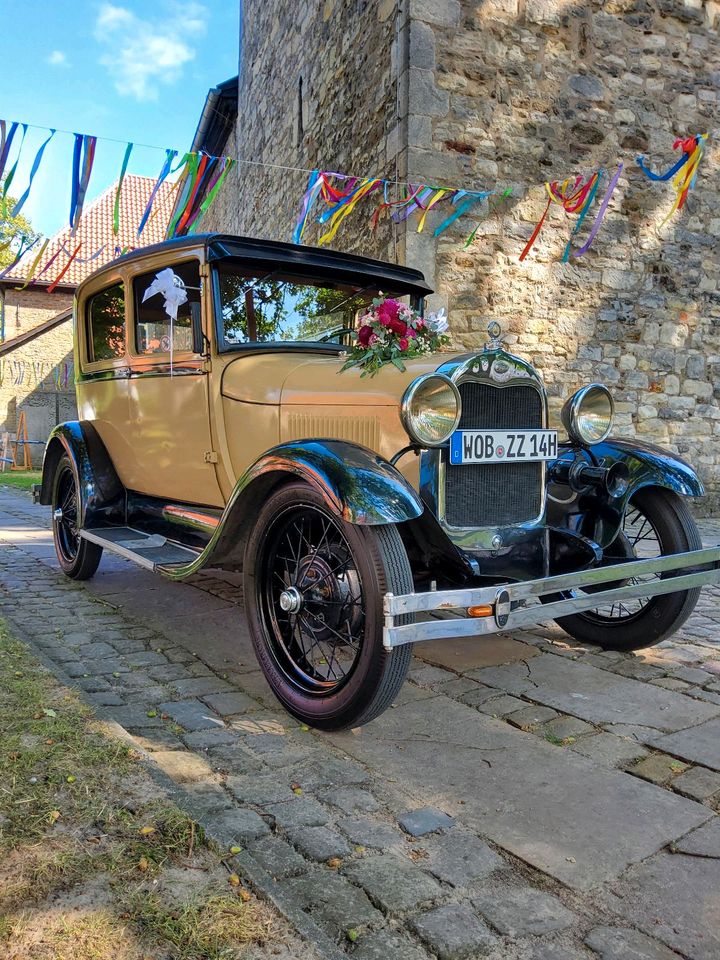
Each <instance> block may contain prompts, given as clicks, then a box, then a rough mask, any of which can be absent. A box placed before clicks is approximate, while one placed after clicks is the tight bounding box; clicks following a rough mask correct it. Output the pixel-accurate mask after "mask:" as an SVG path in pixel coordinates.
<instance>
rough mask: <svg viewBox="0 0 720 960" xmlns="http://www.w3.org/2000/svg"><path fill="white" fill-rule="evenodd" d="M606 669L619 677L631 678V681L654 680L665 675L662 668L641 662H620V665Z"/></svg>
mask: <svg viewBox="0 0 720 960" xmlns="http://www.w3.org/2000/svg"><path fill="white" fill-rule="evenodd" d="M608 669H609V670H611V671H612V672H613V673H617V674H619V675H620V676H621V677H631V678H632V679H633V680H655V679H657V678H658V677H662V676H663V674H664V673H665V670H664V669H663V668H662V667H655V666H653V665H652V664H651V663H645V662H644V661H642V660H622V661H621V662H620V663H616V664H613V665H612V666H610V667H608Z"/></svg>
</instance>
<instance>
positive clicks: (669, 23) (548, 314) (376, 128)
mask: <svg viewBox="0 0 720 960" xmlns="http://www.w3.org/2000/svg"><path fill="white" fill-rule="evenodd" d="M244 8H245V22H244V33H243V40H242V44H241V48H242V57H241V62H242V66H241V79H240V117H239V121H238V132H237V140H238V142H237V144H236V150H237V153H236V155H237V156H239V157H249V158H252V159H260V160H263V161H269V162H275V163H281V164H286V165H288V166H300V167H315V166H320V167H322V168H325V169H339V170H350V171H352V172H355V173H359V174H369V173H379V174H381V175H384V176H394V175H397V177H398V178H399V179H406V178H407V179H410V180H413V181H421V182H430V183H435V184H439V185H447V186H465V187H473V188H476V189H488V188H494V187H496V186H498V185H499V186H501V187H505V186H512V187H513V196H512V197H511V198H510V200H509V201H506V202H505V204H504V205H503V206H502V207H500V208H498V209H496V210H495V211H494V213H493V215H491V216H489V217H486V218H485V219H482V218H481V217H476V218H473V217H472V216H468V217H465V218H463V219H462V220H461V221H458V223H457V225H456V227H455V228H454V229H451V230H449V231H447V233H445V234H444V235H443V236H441V237H440V238H439V239H435V238H434V237H433V228H434V226H435V225H436V224H437V223H438V222H439V221H440V220H441V219H442V218H443V217H444V216H445V215H446V214H444V213H443V211H442V208H441V207H440V208H438V211H437V213H431V215H430V217H429V218H428V224H427V226H426V228H425V231H424V232H423V233H422V234H417V233H416V232H415V231H414V230H413V229H412V228H411V229H410V230H409V231H408V233H407V235H405V234H404V232H403V231H402V230H395V231H394V230H392V229H391V228H390V227H388V226H387V225H386V226H385V227H384V228H383V230H382V231H381V232H379V233H378V234H373V233H372V231H371V230H370V228H369V214H370V211H371V209H372V205H371V204H370V203H369V202H366V203H365V206H364V207H363V208H361V209H360V210H358V212H357V213H355V214H353V215H352V216H351V217H350V218H349V219H348V221H347V222H346V223H345V225H344V226H343V227H341V229H340V232H339V234H338V235H337V238H336V240H335V241H334V242H333V244H332V246H334V247H335V248H336V249H345V250H357V251H360V252H363V253H368V254H371V255H380V256H385V257H387V258H388V259H391V260H392V259H397V260H398V261H399V262H405V263H407V264H408V265H411V266H415V267H419V268H421V269H423V270H424V271H425V273H426V275H427V277H428V279H429V281H430V282H431V283H432V284H433V285H434V286H435V289H436V291H437V293H436V295H435V296H434V298H433V305H434V306H441V305H442V306H446V307H447V309H448V313H449V316H450V321H451V326H452V332H453V334H454V337H455V341H456V344H457V345H458V346H460V347H463V348H470V349H474V348H477V347H480V346H481V345H482V344H483V343H484V340H485V332H484V331H485V327H486V324H487V322H488V321H489V320H490V319H497V320H499V321H500V322H501V324H502V326H503V329H504V331H505V333H506V335H507V336H506V339H507V342H508V343H509V344H510V345H511V346H512V348H513V349H515V350H516V351H517V352H519V353H521V354H523V355H525V356H529V358H530V359H531V360H532V361H533V362H534V363H535V364H536V365H537V366H538V367H539V368H540V370H541V371H542V374H543V376H544V378H545V380H546V383H547V385H548V389H549V391H550V395H551V404H552V409H553V413H554V414H556V413H557V411H558V409H559V407H560V405H561V403H562V400H563V399H564V397H566V396H567V395H568V394H569V393H570V392H571V391H572V390H573V389H574V388H575V387H577V386H579V385H581V384H582V383H585V382H587V381H588V380H590V379H598V380H603V381H605V382H607V383H608V384H609V385H610V386H611V388H612V389H613V391H614V394H615V397H616V401H617V432H618V433H620V434H624V435H628V436H638V437H642V438H644V439H648V440H651V441H655V442H658V443H660V444H662V445H665V446H667V447H669V448H670V449H672V450H675V451H679V452H680V453H681V454H683V455H685V456H686V457H687V458H688V459H689V460H691V461H692V462H693V463H694V464H696V465H697V466H698V467H699V469H700V472H701V474H702V476H703V478H704V480H705V482H706V484H707V486H708V489H709V490H710V491H711V494H712V495H711V497H709V498H708V503H709V504H713V503H714V506H715V507H716V508H717V507H720V407H719V405H718V404H719V400H720V290H719V289H718V283H719V281H720V259H719V258H718V256H717V244H718V238H720V192H719V190H718V187H719V186H720V162H719V160H718V157H719V156H720V155H719V154H718V151H717V149H716V148H715V146H714V144H713V140H715V141H716V140H717V134H718V133H719V132H720V131H719V130H718V128H717V120H716V117H717V109H718V98H719V96H720V94H719V89H720V41H719V39H718V27H719V26H720V4H718V3H717V2H703V0H582V2H580V0H576V2H572V0H398V2H393V0H378V2H375V3H361V2H358V0H327V2H322V0H315V2H308V0H304V2H300V3H297V4H295V3H293V4H291V3H289V2H287V0H263V2H261V0H245V3H244ZM300 77H302V79H303V104H302V133H301V135H299V133H298V131H299V120H298V111H297V103H298V81H299V78H300ZM696 132H708V133H710V135H711V140H710V146H709V149H708V152H707V156H706V160H705V161H704V164H703V168H702V171H701V174H700V178H699V182H698V185H697V188H696V190H695V192H694V193H693V194H691V196H690V199H689V200H688V203H687V206H686V209H685V210H684V211H683V213H682V214H681V215H680V216H676V217H675V218H673V219H672V220H671V221H669V222H668V223H667V224H665V225H662V220H663V218H664V216H665V214H666V212H667V211H668V210H669V208H670V205H671V202H672V194H671V190H670V188H669V186H668V185H659V184H651V183H650V182H649V181H647V180H646V179H645V178H644V176H643V175H642V174H641V172H640V171H639V170H638V168H637V167H636V165H635V162H634V158H635V156H636V155H637V154H638V153H644V154H645V155H646V157H647V158H648V161H649V162H650V163H651V164H652V165H653V167H654V168H655V169H664V168H665V167H667V166H668V165H669V164H670V162H671V161H672V159H673V158H674V156H675V154H673V152H672V142H673V140H674V138H675V137H676V136H687V135H689V134H692V133H696ZM620 158H622V159H623V160H624V161H625V168H624V171H623V175H622V177H621V179H620V183H619V186H618V189H617V190H616V192H615V195H614V197H613V200H612V202H611V204H610V208H609V211H608V214H607V216H606V219H605V222H604V225H603V227H602V230H601V232H600V234H599V235H598V237H597V239H596V241H595V243H594V245H593V247H592V248H591V249H590V251H589V252H588V254H587V255H586V256H584V257H582V258H581V259H579V260H577V261H574V262H572V263H569V264H567V265H565V264H562V263H561V262H560V258H561V255H562V251H563V249H564V246H565V243H566V241H567V238H568V236H569V232H570V230H571V229H572V225H573V221H572V219H570V218H568V217H566V215H565V214H564V213H563V212H562V211H560V210H559V209H558V208H555V207H554V208H553V210H552V211H551V213H550V215H549V217H548V220H547V222H546V225H545V227H544V228H543V231H542V233H541V235H540V239H539V242H538V243H537V244H536V246H535V248H534V250H533V251H532V253H531V254H530V256H529V257H528V259H527V260H525V261H524V262H523V263H520V262H519V260H518V256H519V254H520V251H521V250H522V248H523V246H524V244H525V242H526V240H527V238H528V237H529V236H530V234H531V232H532V229H533V227H534V225H535V223H536V222H537V221H538V219H539V218H540V216H541V214H542V211H543V209H544V206H545V195H544V191H543V188H542V183H543V181H545V180H547V179H554V178H560V179H562V178H564V177H565V176H568V175H570V174H573V173H576V172H579V173H581V172H587V171H590V170H592V169H594V168H597V167H598V166H603V167H604V168H605V169H606V170H607V171H608V175H611V174H612V172H613V171H614V169H615V168H614V164H615V162H616V161H617V160H618V159H620ZM605 183H607V177H606V180H605ZM304 184H305V175H304V174H297V173H294V172H292V171H286V172H285V173H280V172H278V171H272V172H260V171H259V168H252V167H248V166H244V167H241V168H240V169H239V171H238V174H237V177H236V180H235V181H231V183H230V184H229V185H228V189H226V190H225V192H224V195H223V196H222V197H221V198H219V200H218V204H217V206H216V208H215V211H214V216H215V217H216V224H217V225H218V226H220V227H222V228H224V229H230V230H233V231H236V232H247V233H250V234H257V235H260V236H267V237H272V238H277V239H289V237H290V235H291V233H292V227H293V224H294V220H295V217H296V214H297V208H298V201H299V198H300V197H301V196H302V193H303V189H304ZM528 184H538V185H539V186H536V187H535V188H534V189H532V190H530V191H529V193H528V192H526V191H525V190H524V187H526V186H527V185H528ZM603 189H604V188H603ZM478 220H482V222H481V223H480V227H479V229H478V233H477V236H476V239H475V241H474V243H473V244H472V245H471V246H470V247H469V248H468V249H464V246H463V241H464V239H465V238H466V237H467V235H468V234H469V232H470V231H471V230H472V228H473V227H474V226H475V224H476V223H477V222H478ZM208 223H211V221H210V220H208ZM584 235H587V227H586V228H585V231H584ZM317 237H318V232H317V228H314V229H313V231H311V232H310V233H309V234H308V235H307V237H306V242H310V243H312V242H316V240H317Z"/></svg>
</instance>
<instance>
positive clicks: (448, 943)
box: [411, 903, 499, 960]
mask: <svg viewBox="0 0 720 960" xmlns="http://www.w3.org/2000/svg"><path fill="white" fill-rule="evenodd" d="M411 924H412V926H413V928H414V929H415V932H416V933H417V934H418V936H419V937H420V938H421V939H422V940H424V941H425V942H426V943H427V944H428V946H429V947H430V949H431V950H432V951H433V953H436V954H437V955H438V957H439V958H440V960H461V958H464V957H469V956H473V957H477V956H482V955H483V954H486V953H489V952H490V950H492V948H493V947H495V946H497V945H498V943H499V941H498V939H497V937H495V936H494V935H493V934H492V933H491V932H490V930H489V929H488V928H487V926H486V925H485V924H484V923H483V922H482V920H480V919H479V918H478V917H477V915H476V914H475V913H474V912H473V910H472V909H471V908H470V907H469V906H468V905H467V904H464V903H463V904H449V905H448V906H445V907H438V908H437V909H436V910H430V911H428V912H427V913H423V914H421V915H420V916H419V917H415V918H414V919H413V920H412V921H411Z"/></svg>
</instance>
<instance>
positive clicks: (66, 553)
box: [53, 465, 80, 564]
mask: <svg viewBox="0 0 720 960" xmlns="http://www.w3.org/2000/svg"><path fill="white" fill-rule="evenodd" d="M77 524H78V502H77V488H76V485H75V477H74V476H73V472H72V470H71V469H70V467H69V465H65V466H64V467H63V468H62V470H61V471H60V473H59V476H58V480H57V487H56V495H55V499H54V501H53V528H54V533H55V543H56V545H57V548H58V551H59V552H60V553H61V554H62V557H63V559H64V560H65V561H66V562H67V563H69V564H71V563H74V562H75V560H76V559H77V555H78V546H79V541H80V534H79V531H78V525H77Z"/></svg>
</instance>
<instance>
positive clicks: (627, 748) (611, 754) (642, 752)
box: [572, 733, 650, 767]
mask: <svg viewBox="0 0 720 960" xmlns="http://www.w3.org/2000/svg"><path fill="white" fill-rule="evenodd" d="M572 749H573V750H574V751H575V752H576V753H581V754H582V755H583V756H584V757H590V759H591V760H598V761H599V762H600V763H605V764H607V765H608V766H611V767H617V766H620V765H624V764H627V763H630V762H631V761H633V760H638V759H639V758H641V757H647V756H648V754H649V752H650V751H649V750H646V749H645V747H644V746H643V745H642V744H641V743H636V742H635V741H634V740H630V739H628V738H625V737H616V736H615V735H614V734H612V733H597V734H594V735H593V736H588V737H583V738H582V739H581V740H578V742H577V743H574V744H572Z"/></svg>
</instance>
